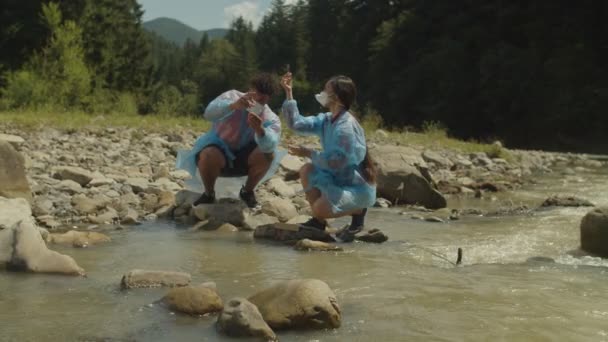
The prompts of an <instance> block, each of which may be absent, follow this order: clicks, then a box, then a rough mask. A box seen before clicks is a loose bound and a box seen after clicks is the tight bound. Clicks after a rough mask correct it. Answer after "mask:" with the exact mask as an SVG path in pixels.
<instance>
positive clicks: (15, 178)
mask: <svg viewBox="0 0 608 342" xmlns="http://www.w3.org/2000/svg"><path fill="white" fill-rule="evenodd" d="M0 161H1V162H0V196H2V197H7V198H25V199H26V200H28V201H31V200H32V192H31V190H30V185H29V183H28V181H27V178H26V177H25V167H24V160H23V156H22V155H21V154H20V153H19V152H17V151H16V150H15V149H14V148H13V146H11V144H10V143H8V142H6V141H2V140H0Z"/></svg>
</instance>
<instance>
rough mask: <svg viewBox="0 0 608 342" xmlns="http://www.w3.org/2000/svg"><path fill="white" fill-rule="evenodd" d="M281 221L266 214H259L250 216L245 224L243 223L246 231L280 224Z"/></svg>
mask: <svg viewBox="0 0 608 342" xmlns="http://www.w3.org/2000/svg"><path fill="white" fill-rule="evenodd" d="M278 222H279V219H278V218H276V217H273V216H270V215H267V214H264V213H258V214H256V215H253V214H249V215H247V217H246V218H245V222H243V226H242V227H241V228H243V229H244V230H255V229H256V228H257V227H259V226H264V225H268V224H274V223H278Z"/></svg>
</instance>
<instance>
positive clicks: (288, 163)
mask: <svg viewBox="0 0 608 342" xmlns="http://www.w3.org/2000/svg"><path fill="white" fill-rule="evenodd" d="M302 166H304V162H303V161H302V160H301V159H300V158H298V157H295V156H292V155H290V154H288V155H286V156H285V157H283V159H281V168H283V169H284V170H285V171H287V172H293V173H296V172H300V169H301V168H302Z"/></svg>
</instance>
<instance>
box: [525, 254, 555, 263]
mask: <svg viewBox="0 0 608 342" xmlns="http://www.w3.org/2000/svg"><path fill="white" fill-rule="evenodd" d="M526 263H528V264H533V263H534V264H535V263H542V264H552V263H555V260H554V259H553V258H549V257H543V256H536V257H531V258H528V260H526Z"/></svg>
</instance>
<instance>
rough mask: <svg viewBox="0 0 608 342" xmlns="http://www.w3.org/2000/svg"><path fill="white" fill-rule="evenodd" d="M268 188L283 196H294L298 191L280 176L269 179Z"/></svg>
mask: <svg viewBox="0 0 608 342" xmlns="http://www.w3.org/2000/svg"><path fill="white" fill-rule="evenodd" d="M268 188H269V189H270V191H272V192H274V193H275V194H277V195H278V196H280V197H283V198H292V197H294V196H295V195H296V192H295V191H294V190H293V188H291V187H290V186H289V185H287V183H285V181H283V180H282V179H280V178H272V179H271V180H269V181H268Z"/></svg>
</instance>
